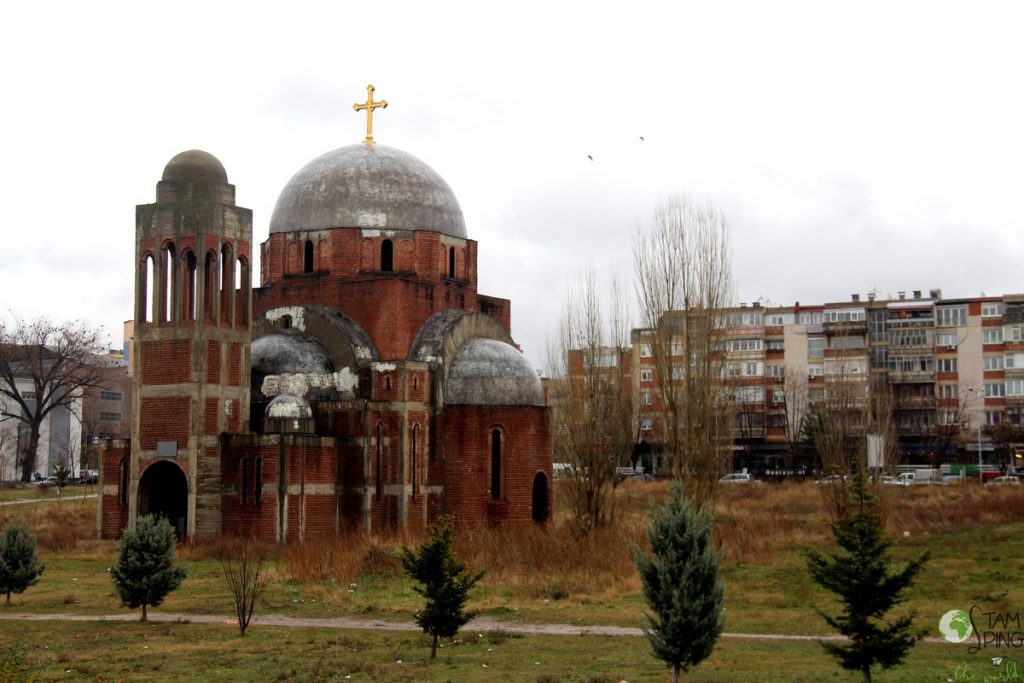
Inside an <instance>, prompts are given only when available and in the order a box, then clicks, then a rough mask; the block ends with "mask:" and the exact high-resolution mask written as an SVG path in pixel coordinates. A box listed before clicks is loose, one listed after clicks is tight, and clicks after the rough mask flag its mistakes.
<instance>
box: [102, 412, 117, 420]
mask: <svg viewBox="0 0 1024 683" xmlns="http://www.w3.org/2000/svg"><path fill="white" fill-rule="evenodd" d="M120 421H121V413H104V412H101V413H100V422H120Z"/></svg>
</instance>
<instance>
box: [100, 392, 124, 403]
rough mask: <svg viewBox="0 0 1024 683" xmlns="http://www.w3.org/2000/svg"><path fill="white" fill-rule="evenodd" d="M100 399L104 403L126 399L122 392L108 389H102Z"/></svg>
mask: <svg viewBox="0 0 1024 683" xmlns="http://www.w3.org/2000/svg"><path fill="white" fill-rule="evenodd" d="M100 399H102V400H104V401H120V400H123V399H124V394H122V393H121V392H120V391H108V390H107V389H100Z"/></svg>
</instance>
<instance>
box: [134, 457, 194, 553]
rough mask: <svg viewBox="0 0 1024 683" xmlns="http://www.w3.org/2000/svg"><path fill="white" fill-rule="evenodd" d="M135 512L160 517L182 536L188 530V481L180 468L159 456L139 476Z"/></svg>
mask: <svg viewBox="0 0 1024 683" xmlns="http://www.w3.org/2000/svg"><path fill="white" fill-rule="evenodd" d="M139 515H140V516H142V515H155V516H157V517H163V518H164V519H166V520H167V521H168V522H170V523H171V526H172V527H174V531H175V532H176V533H177V534H178V538H184V537H185V534H186V533H187V532H188V481H186V480H185V473H184V472H182V471H181V468H180V467H178V466H177V465H175V464H174V463H173V462H170V461H169V460H159V461H157V462H155V463H153V464H152V465H150V466H149V467H147V468H146V471H145V472H143V473H142V478H141V479H139Z"/></svg>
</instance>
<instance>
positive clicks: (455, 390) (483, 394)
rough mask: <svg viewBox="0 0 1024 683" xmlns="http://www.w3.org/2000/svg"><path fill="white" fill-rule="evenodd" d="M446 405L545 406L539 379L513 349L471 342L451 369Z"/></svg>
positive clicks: (502, 344)
mask: <svg viewBox="0 0 1024 683" xmlns="http://www.w3.org/2000/svg"><path fill="white" fill-rule="evenodd" d="M445 393H446V397H445V402H446V403H450V404H464V405H493V406H508V405H524V406H543V405H544V389H543V387H542V386H541V383H540V376H539V375H538V374H537V372H536V371H535V370H534V369H533V367H532V366H531V365H530V361H528V360H526V358H524V357H523V354H521V353H520V352H519V351H517V350H516V348H515V347H514V346H511V345H509V344H506V343H505V342H501V341H498V340H496V339H479V338H478V339H470V340H468V341H466V342H465V343H464V344H462V346H460V347H459V350H458V351H456V353H455V357H454V358H453V359H452V364H451V367H450V368H449V369H448V379H447V386H446V391H445Z"/></svg>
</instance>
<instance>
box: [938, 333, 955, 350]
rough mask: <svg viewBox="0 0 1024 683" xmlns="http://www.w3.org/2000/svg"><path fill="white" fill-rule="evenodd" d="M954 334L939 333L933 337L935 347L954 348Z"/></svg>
mask: <svg viewBox="0 0 1024 683" xmlns="http://www.w3.org/2000/svg"><path fill="white" fill-rule="evenodd" d="M956 344H957V341H956V332H940V333H939V334H938V336H936V337H935V345H936V346H942V347H945V348H953V349H955V348H956Z"/></svg>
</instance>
